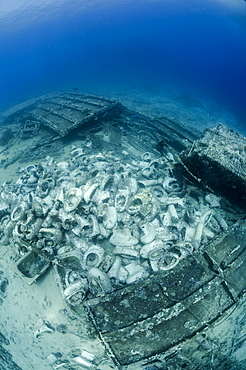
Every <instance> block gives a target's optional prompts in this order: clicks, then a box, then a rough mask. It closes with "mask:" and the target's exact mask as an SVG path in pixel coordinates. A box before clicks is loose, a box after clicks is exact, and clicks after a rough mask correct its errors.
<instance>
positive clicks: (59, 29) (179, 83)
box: [0, 0, 246, 127]
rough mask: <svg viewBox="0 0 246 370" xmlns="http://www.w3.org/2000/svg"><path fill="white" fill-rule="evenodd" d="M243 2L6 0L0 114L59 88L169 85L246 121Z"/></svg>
mask: <svg viewBox="0 0 246 370" xmlns="http://www.w3.org/2000/svg"><path fill="white" fill-rule="evenodd" d="M245 67H246V2H245V1H243V0H218V1H216V0H213V1H210V0H189V1H185V0H159V1H158V0H150V1H149V0H122V1H120V0H118V1H116V0H114V1H113V0H107V1H105V0H94V1H93V0H91V1H90V2H89V1H87V0H73V1H72V0H39V1H38V2H37V1H36V0H29V1H24V0H11V1H9V0H1V3H0V112H1V111H4V110H6V109H8V108H9V107H11V106H12V105H15V104H19V103H21V102H23V101H25V100H26V99H29V98H32V97H35V96H38V95H40V94H45V93H49V92H53V91H61V90H62V91H63V90H72V89H79V91H81V92H90V93H93V92H95V93H96V92H97V91H99V90H100V89H103V90H104V91H107V90H108V91H111V92H112V91H114V90H120V89H121V90H122V91H125V92H127V91H130V90H131V89H140V90H141V89H143V90H145V91H149V92H150V93H151V92H152V91H154V92H155V93H157V94H158V91H162V89H165V88H173V89H178V90H180V91H182V92H183V93H185V94H187V95H190V96H192V97H194V98H200V99H203V98H205V99H207V98H208V99H210V100H212V101H214V102H215V103H216V104H219V105H220V107H222V108H225V109H227V110H229V111H230V112H231V113H232V114H233V115H234V116H235V118H236V119H237V122H238V125H240V126H241V127H243V126H246V104H245V102H246V91H245V86H246V69H245Z"/></svg>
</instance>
